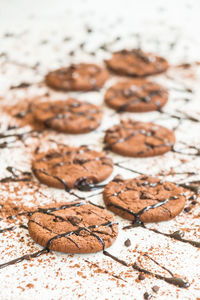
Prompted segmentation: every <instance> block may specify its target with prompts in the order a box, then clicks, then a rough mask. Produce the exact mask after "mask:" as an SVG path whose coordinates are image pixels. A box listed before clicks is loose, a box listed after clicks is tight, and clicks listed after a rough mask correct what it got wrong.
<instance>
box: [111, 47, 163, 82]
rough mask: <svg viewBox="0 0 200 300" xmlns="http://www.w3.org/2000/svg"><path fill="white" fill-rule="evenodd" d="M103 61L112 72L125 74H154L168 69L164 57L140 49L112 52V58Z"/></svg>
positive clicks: (140, 75)
mask: <svg viewBox="0 0 200 300" xmlns="http://www.w3.org/2000/svg"><path fill="white" fill-rule="evenodd" d="M105 62H106V65H107V67H108V68H109V69H110V70H112V71H113V72H115V73H117V74H120V75H127V76H138V77H142V76H148V75H154V74H157V73H161V72H165V71H166V70H167V69H168V63H167V61H166V60H165V59H164V58H162V57H160V56H157V55H155V54H153V53H149V52H143V51H142V50H141V49H133V50H125V49H124V50H121V51H118V52H114V53H113V56H112V58H111V59H109V60H106V61H105Z"/></svg>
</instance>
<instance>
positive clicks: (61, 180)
mask: <svg viewBox="0 0 200 300" xmlns="http://www.w3.org/2000/svg"><path fill="white" fill-rule="evenodd" d="M32 170H33V172H34V174H35V176H36V177H37V178H38V179H39V180H40V181H41V182H42V183H44V184H46V185H48V186H51V187H56V188H61V189H62V188H65V189H66V190H69V189H72V188H79V189H84V186H85V187H87V186H89V184H93V183H98V182H100V181H103V180H105V179H106V178H107V177H109V176H110V174H111V173H112V170H113V162H112V159H111V158H108V157H107V156H106V155H105V154H104V153H102V152H97V151H94V150H90V149H89V148H88V147H87V146H80V147H79V148H74V147H70V146H59V147H58V148H57V149H56V150H49V151H48V152H46V153H39V154H36V156H35V158H34V160H33V162H32Z"/></svg>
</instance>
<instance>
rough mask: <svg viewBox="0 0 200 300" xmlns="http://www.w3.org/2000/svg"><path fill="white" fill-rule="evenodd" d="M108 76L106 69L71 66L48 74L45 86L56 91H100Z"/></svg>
mask: <svg viewBox="0 0 200 300" xmlns="http://www.w3.org/2000/svg"><path fill="white" fill-rule="evenodd" d="M108 77H109V74H108V72H107V70H106V69H103V68H101V67H100V66H98V65H95V64H86V63H80V64H72V65H70V66H68V67H66V68H60V69H57V70H55V71H52V72H50V73H48V74H47V75H46V77H45V81H46V84H47V85H48V86H50V87H51V88H54V89H56V90H64V91H92V90H98V89H100V88H101V87H102V86H103V85H104V83H105V82H106V80H107V79H108Z"/></svg>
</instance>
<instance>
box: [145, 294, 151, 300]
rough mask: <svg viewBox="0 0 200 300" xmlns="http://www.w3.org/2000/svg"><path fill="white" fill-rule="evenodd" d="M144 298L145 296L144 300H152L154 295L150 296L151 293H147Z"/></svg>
mask: <svg viewBox="0 0 200 300" xmlns="http://www.w3.org/2000/svg"><path fill="white" fill-rule="evenodd" d="M143 296H144V299H145V300H149V299H151V298H152V295H151V294H149V293H147V292H145V293H144V295H143Z"/></svg>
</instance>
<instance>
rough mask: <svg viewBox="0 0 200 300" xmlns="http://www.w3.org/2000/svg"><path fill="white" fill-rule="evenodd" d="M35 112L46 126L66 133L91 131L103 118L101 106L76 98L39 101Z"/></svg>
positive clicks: (36, 116) (37, 117)
mask: <svg viewBox="0 0 200 300" xmlns="http://www.w3.org/2000/svg"><path fill="white" fill-rule="evenodd" d="M33 114H34V116H35V118H36V119H37V120H38V121H39V122H41V123H43V124H44V125H45V126H46V127H50V128H52V129H54V130H57V131H59V132H66V133H87V132H90V131H92V130H94V129H96V128H97V127H98V126H99V125H100V123H101V119H102V110H101V108H100V107H98V106H96V105H93V104H90V103H87V102H81V101H78V100H76V99H68V100H66V101H55V102H42V103H39V104H38V105H35V106H34V109H33Z"/></svg>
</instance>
